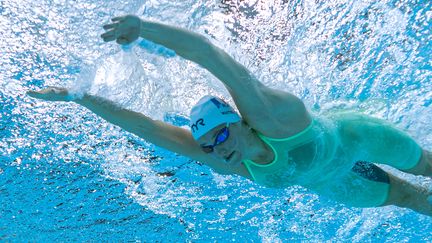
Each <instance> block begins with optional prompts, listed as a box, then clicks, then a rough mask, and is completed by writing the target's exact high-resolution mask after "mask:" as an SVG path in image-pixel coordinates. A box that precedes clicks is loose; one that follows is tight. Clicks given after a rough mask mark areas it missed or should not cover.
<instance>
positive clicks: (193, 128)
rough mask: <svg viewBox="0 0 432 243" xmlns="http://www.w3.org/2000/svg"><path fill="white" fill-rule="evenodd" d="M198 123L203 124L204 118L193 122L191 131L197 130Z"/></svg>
mask: <svg viewBox="0 0 432 243" xmlns="http://www.w3.org/2000/svg"><path fill="white" fill-rule="evenodd" d="M198 125H201V126H205V124H204V119H202V118H200V119H198V120H197V121H196V122H195V123H194V124H192V125H191V129H192V132H195V131H196V130H199V128H198Z"/></svg>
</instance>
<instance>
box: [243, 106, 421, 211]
mask: <svg viewBox="0 0 432 243" xmlns="http://www.w3.org/2000/svg"><path fill="white" fill-rule="evenodd" d="M258 136H259V137H260V138H261V139H262V140H263V141H264V143H266V144H267V145H268V146H269V147H270V148H271V149H272V150H273V152H274V155H275V159H274V160H273V161H272V162H271V163H269V164H265V165H263V164H258V163H256V162H254V161H251V160H244V161H243V163H244V165H245V166H246V168H247V169H248V171H249V173H250V174H251V176H252V178H253V180H254V181H255V182H257V183H258V184H261V185H264V186H266V187H273V188H285V187H288V186H292V185H301V186H304V187H306V188H308V189H310V190H312V191H315V192H317V193H318V194H320V195H322V196H325V197H328V198H330V199H333V200H336V201H338V202H341V203H345V204H347V205H350V206H355V207H375V206H380V205H383V204H384V203H385V202H386V200H387V197H388V192H389V188H390V185H389V179H388V175H387V173H386V172H384V171H383V170H382V169H380V168H379V167H378V166H376V165H374V164H372V163H370V162H373V163H382V164H388V165H391V166H393V167H395V168H398V169H401V170H406V169H410V168H413V167H414V166H415V165H417V163H418V162H419V160H420V157H421V153H422V150H421V148H420V146H419V145H418V144H417V143H416V142H415V141H414V140H413V139H411V138H410V137H409V136H408V135H406V134H405V133H403V132H401V131H400V130H398V129H396V128H394V127H393V126H391V125H390V124H389V123H386V122H385V121H382V120H380V119H376V118H373V117H369V116H366V115H361V114H356V113H337V114H332V115H329V116H325V117H320V118H318V117H316V118H314V119H313V121H312V123H311V124H310V125H309V126H308V127H307V128H306V129H304V130H303V131H302V132H300V133H298V134H296V135H294V136H291V137H289V138H284V139H274V138H269V137H266V136H264V135H262V134H258ZM366 161H368V162H366Z"/></svg>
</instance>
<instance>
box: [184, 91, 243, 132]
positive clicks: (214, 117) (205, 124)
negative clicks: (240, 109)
mask: <svg viewBox="0 0 432 243" xmlns="http://www.w3.org/2000/svg"><path fill="white" fill-rule="evenodd" d="M190 119H191V121H190V128H191V132H192V136H193V137H194V138H195V140H197V139H198V138H200V137H201V136H202V135H204V134H205V133H206V132H208V131H210V130H212V129H213V128H215V127H217V126H219V125H220V124H224V123H234V122H238V121H240V116H239V115H238V114H237V113H236V112H235V111H234V109H233V108H232V107H231V106H230V105H228V104H227V103H226V102H225V101H223V100H221V99H219V98H217V97H214V96H211V95H206V96H204V97H202V98H201V99H200V100H199V101H198V103H196V105H195V106H194V107H193V108H192V110H191V113H190Z"/></svg>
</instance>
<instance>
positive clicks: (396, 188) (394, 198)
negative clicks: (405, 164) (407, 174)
mask: <svg viewBox="0 0 432 243" xmlns="http://www.w3.org/2000/svg"><path fill="white" fill-rule="evenodd" d="M388 175H389V179H390V192H389V195H388V198H387V201H386V202H385V203H384V205H383V206H385V205H395V206H398V207H402V208H409V209H412V210H414V211H417V212H419V213H421V214H425V215H428V216H432V192H431V191H430V190H427V189H426V188H422V187H420V186H418V185H414V184H412V183H410V182H408V181H406V180H404V179H402V178H398V177H396V176H394V175H392V174H388Z"/></svg>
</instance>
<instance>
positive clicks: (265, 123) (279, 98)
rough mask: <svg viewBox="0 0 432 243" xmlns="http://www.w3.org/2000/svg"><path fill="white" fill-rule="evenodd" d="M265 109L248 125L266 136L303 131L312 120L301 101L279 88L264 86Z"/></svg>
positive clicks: (286, 134) (281, 136)
mask: <svg viewBox="0 0 432 243" xmlns="http://www.w3.org/2000/svg"><path fill="white" fill-rule="evenodd" d="M262 92H263V97H265V99H266V103H267V109H266V110H265V111H262V112H261V113H259V115H260V117H256V118H255V119H254V120H253V121H252V120H251V121H247V122H248V123H249V125H250V126H251V127H252V128H254V129H255V130H257V131H258V132H259V133H261V134H262V135H264V136H266V137H272V138H285V137H289V136H292V135H294V134H296V133H298V132H301V131H303V130H304V129H305V128H306V127H307V126H309V124H310V123H311V121H312V117H311V115H310V113H309V112H308V110H307V108H306V106H305V104H304V103H303V101H302V100H301V99H300V98H298V97H297V96H295V95H293V94H291V93H289V92H285V91H280V90H275V89H271V88H268V87H266V88H264V89H263V90H262Z"/></svg>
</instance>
